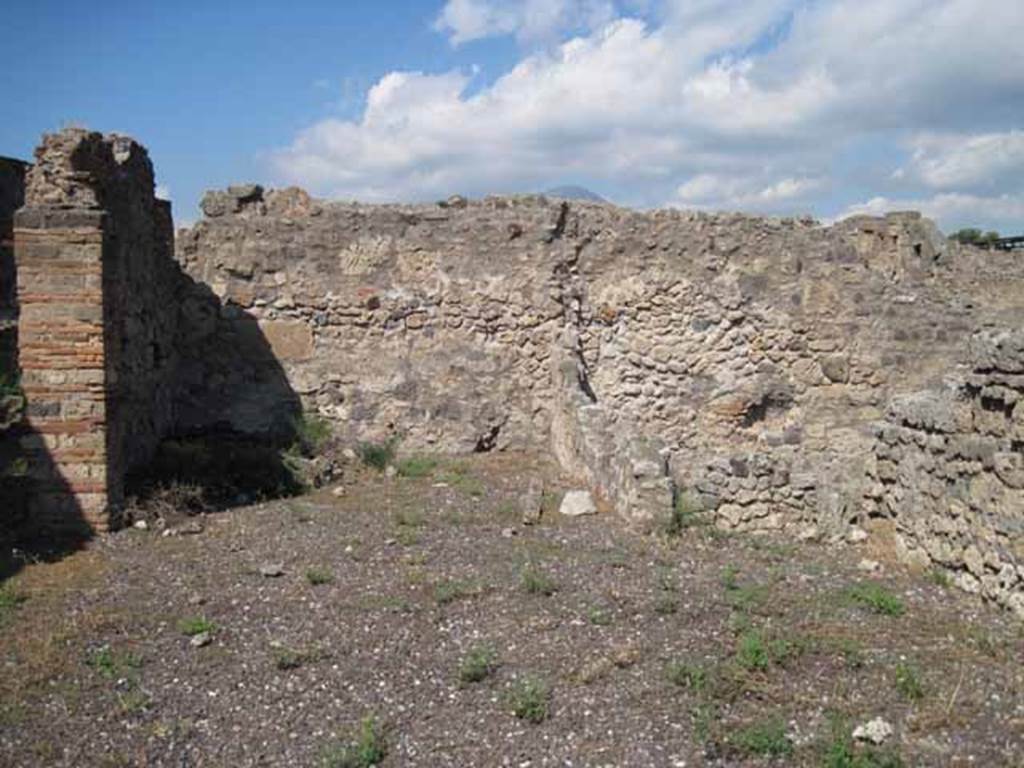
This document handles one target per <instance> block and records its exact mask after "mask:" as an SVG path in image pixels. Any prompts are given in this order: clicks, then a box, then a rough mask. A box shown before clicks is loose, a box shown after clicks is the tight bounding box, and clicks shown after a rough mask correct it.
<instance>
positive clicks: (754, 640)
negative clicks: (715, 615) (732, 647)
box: [736, 629, 771, 672]
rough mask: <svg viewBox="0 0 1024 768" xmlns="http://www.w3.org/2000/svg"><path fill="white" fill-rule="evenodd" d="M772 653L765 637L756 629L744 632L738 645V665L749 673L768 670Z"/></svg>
mask: <svg viewBox="0 0 1024 768" xmlns="http://www.w3.org/2000/svg"><path fill="white" fill-rule="evenodd" d="M770 661H771V653H770V651H769V648H768V644H767V643H766V642H765V639H764V636H763V635H762V634H761V633H760V632H758V631H757V630H754V629H749V630H747V631H745V632H743V633H742V634H741V635H740V637H739V640H738V641H737V643H736V663H737V664H739V665H740V667H742V668H743V669H745V670H747V671H748V672H752V671H755V670H757V671H762V672H763V671H764V670H766V669H768V664H769V662H770Z"/></svg>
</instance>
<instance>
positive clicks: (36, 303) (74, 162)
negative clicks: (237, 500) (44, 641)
mask: <svg viewBox="0 0 1024 768" xmlns="http://www.w3.org/2000/svg"><path fill="white" fill-rule="evenodd" d="M172 232H173V230H172V226H171V216H170V208H169V205H168V204H167V203H163V202H161V201H158V200H156V199H155V197H154V195H153V170H152V166H151V164H150V162H149V158H148V156H147V154H146V151H145V150H144V149H143V148H142V147H141V146H139V145H138V144H136V143H135V142H134V141H132V140H131V139H128V138H125V137H120V136H109V137H103V136H101V135H100V134H98V133H91V132H87V131H82V130H68V131H63V132H61V133H59V134H53V135H48V136H46V137H44V140H43V143H42V144H41V145H40V147H39V148H38V150H37V151H36V163H35V164H34V165H33V166H32V167H31V169H30V170H29V172H28V175H27V178H26V190H25V205H24V207H22V208H21V209H20V210H19V211H18V212H17V213H16V215H15V221H14V247H15V251H16V256H17V283H18V286H17V287H18V303H19V311H20V318H19V328H18V353H19V365H20V368H21V383H22V388H23V390H24V393H25V397H26V400H27V426H28V427H29V429H30V430H31V432H32V434H29V435H26V436H24V437H22V438H21V443H22V446H23V448H24V450H25V452H26V455H27V456H28V458H29V460H30V463H31V475H32V479H33V481H34V483H35V487H34V493H33V496H32V498H31V500H30V508H29V510H28V516H29V518H30V519H31V520H32V521H33V524H34V525H37V526H45V527H49V528H60V527H63V526H66V525H69V524H78V523H79V522H81V523H84V524H85V525H86V526H88V528H90V529H92V530H96V531H104V530H107V529H108V528H110V527H111V525H113V524H116V517H115V516H114V514H115V513H116V510H117V509H118V508H119V507H120V505H121V503H122V502H123V498H124V496H123V494H124V476H125V473H126V471H127V470H128V469H129V468H130V467H131V466H132V465H133V464H137V463H141V462H145V461H146V460H148V458H149V456H150V455H151V453H152V451H153V450H154V448H155V447H156V443H157V441H158V440H159V439H160V437H162V435H163V434H164V433H165V432H166V431H167V429H168V428H169V426H170V408H169V397H168V395H167V391H168V389H167V388H168V385H169V383H170V382H169V381H168V380H167V379H166V378H165V374H166V372H167V370H168V369H169V368H170V367H171V366H170V362H171V361H170V360H169V357H168V355H169V353H170V351H171V349H172V344H171V339H172V337H173V334H174V330H175V329H174V318H175V317H176V312H177V309H176V308H175V307H174V306H173V305H168V304H167V295H166V293H165V292H166V291H167V289H168V288H169V287H170V286H172V285H173V280H174V276H175V274H176V269H175V268H174V263H173V259H172V258H171V253H172V245H173V234H172Z"/></svg>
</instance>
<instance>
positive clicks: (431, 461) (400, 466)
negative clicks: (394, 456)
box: [395, 456, 440, 478]
mask: <svg viewBox="0 0 1024 768" xmlns="http://www.w3.org/2000/svg"><path fill="white" fill-rule="evenodd" d="M439 463H440V462H438V460H437V459H436V458H434V457H432V456H409V457H408V458H405V459H402V460H400V461H399V462H398V463H397V464H396V465H395V469H397V470H398V474H400V475H401V476H402V477H410V478H417V477H428V476H430V475H432V474H434V470H436V469H437V466H438V464H439Z"/></svg>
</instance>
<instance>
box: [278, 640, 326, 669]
mask: <svg viewBox="0 0 1024 768" xmlns="http://www.w3.org/2000/svg"><path fill="white" fill-rule="evenodd" d="M270 655H271V658H273V660H274V667H276V668H277V669H279V670H281V671H282V672H287V671H290V670H293V669H298V668H299V667H301V666H303V665H305V664H306V663H308V662H313V661H316V660H317V659H320V658H323V656H324V654H323V652H322V651H321V650H320V649H319V648H316V647H313V648H307V649H301V648H291V647H289V646H287V645H283V644H282V643H277V642H275V643H272V644H271V648H270Z"/></svg>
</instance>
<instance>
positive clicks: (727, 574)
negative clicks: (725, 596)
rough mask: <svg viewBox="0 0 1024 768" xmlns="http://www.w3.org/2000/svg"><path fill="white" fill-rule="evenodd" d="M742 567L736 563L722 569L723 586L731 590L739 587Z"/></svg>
mask: <svg viewBox="0 0 1024 768" xmlns="http://www.w3.org/2000/svg"><path fill="white" fill-rule="evenodd" d="M739 575H740V569H739V568H737V567H736V566H735V565H727V566H725V568H724V569H722V586H723V587H725V588H726V590H728V591H729V592H731V591H733V590H734V589H738V588H739Z"/></svg>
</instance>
